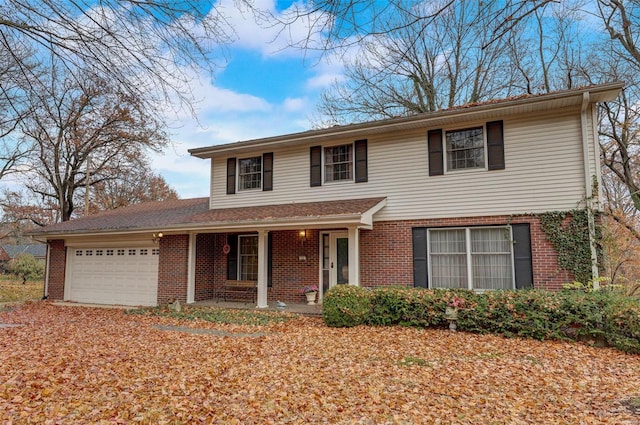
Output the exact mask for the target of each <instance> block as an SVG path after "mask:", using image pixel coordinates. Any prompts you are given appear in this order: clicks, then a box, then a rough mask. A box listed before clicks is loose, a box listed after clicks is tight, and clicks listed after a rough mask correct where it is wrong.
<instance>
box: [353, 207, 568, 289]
mask: <svg viewBox="0 0 640 425" xmlns="http://www.w3.org/2000/svg"><path fill="white" fill-rule="evenodd" d="M507 223H511V224H518V223H529V224H530V229H531V254H532V257H533V282H534V286H535V287H536V288H541V289H551V290H557V289H560V288H561V287H562V284H564V283H567V282H571V281H572V280H573V276H572V275H571V273H570V272H568V271H566V270H559V269H558V263H557V254H556V252H555V250H554V249H553V246H552V245H551V242H549V241H548V240H547V238H546V236H545V234H544V232H543V231H542V229H541V228H540V221H539V219H538V218H536V217H534V216H516V217H513V216H512V217H507V216H495V217H480V218H477V217H474V218H452V219H436V220H412V221H387V222H376V223H374V225H373V230H370V231H369V230H363V231H361V232H360V285H361V286H381V285H395V284H398V285H410V286H413V246H412V228H413V227H445V226H474V225H505V224H507Z"/></svg>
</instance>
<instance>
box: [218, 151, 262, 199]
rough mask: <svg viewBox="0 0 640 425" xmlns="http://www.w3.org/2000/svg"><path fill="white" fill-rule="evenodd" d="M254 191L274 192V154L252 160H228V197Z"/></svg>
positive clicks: (251, 158) (252, 158) (255, 157)
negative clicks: (239, 192) (244, 191)
mask: <svg viewBox="0 0 640 425" xmlns="http://www.w3.org/2000/svg"><path fill="white" fill-rule="evenodd" d="M236 185H237V186H236ZM252 189H262V190H264V191H270V190H273V152H268V153H263V154H262V155H259V156H253V157H250V158H242V159H236V158H227V195H232V194H234V193H236V191H241V190H252Z"/></svg>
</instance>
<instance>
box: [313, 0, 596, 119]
mask: <svg viewBox="0 0 640 425" xmlns="http://www.w3.org/2000/svg"><path fill="white" fill-rule="evenodd" d="M505 4H507V5H508V4H509V2H488V3H487V4H485V3H476V2H458V3H456V4H455V6H453V5H449V3H448V2H446V1H440V2H428V3H423V4H422V5H421V6H416V7H414V8H412V9H411V11H410V12H406V13H405V14H403V15H398V16H396V17H395V18H394V19H391V18H390V19H389V20H388V22H387V23H386V27H385V24H382V23H380V29H381V30H382V29H385V28H386V31H385V35H379V36H375V37H373V36H372V37H370V38H367V39H366V40H365V41H364V42H363V44H362V48H361V50H360V54H359V55H358V56H357V57H356V59H355V60H354V61H353V62H351V63H347V64H346V66H345V69H346V72H345V80H344V81H340V82H337V83H335V84H334V86H333V87H332V89H331V90H329V91H327V92H325V93H324V94H323V97H322V101H321V104H320V107H319V109H320V112H321V113H322V114H323V115H325V116H326V117H328V119H326V118H325V120H324V121H328V122H329V123H336V122H337V123H344V122H349V121H361V120H367V119H371V118H376V117H377V118H387V117H394V116H402V115H406V114H414V113H422V112H431V111H435V110H438V109H442V108H451V107H453V106H456V105H461V104H465V103H474V102H480V101H483V100H488V99H493V98H496V97H508V96H511V95H514V94H522V93H523V92H526V93H534V92H535V93H539V92H548V91H552V90H557V89H562V88H567V87H571V86H572V85H573V84H574V82H573V80H579V79H580V78H581V77H580V75H579V73H578V72H577V71H576V69H578V68H579V61H580V60H581V59H582V57H581V56H582V53H581V49H580V48H579V43H578V42H577V41H576V42H575V44H574V45H573V46H575V47H567V46H566V44H567V43H568V41H569V40H573V39H574V38H576V39H579V33H578V29H577V27H578V25H577V23H576V22H577V21H576V18H575V16H574V15H575V11H574V10H573V9H570V8H569V7H568V6H567V4H563V5H555V4H552V3H549V4H548V5H547V7H546V8H543V7H542V6H540V7H536V8H535V9H534V10H532V11H531V12H530V13H528V15H527V16H521V17H520V18H519V19H518V22H519V25H520V26H519V31H518V32H515V31H514V32H510V33H508V34H506V35H505V36H504V40H501V41H500V42H494V41H495V40H494V39H495V36H496V33H499V32H500V31H501V29H502V27H503V25H504V23H503V22H501V21H495V16H498V15H500V14H501V13H504V9H503V7H504V6H505ZM571 4H572V5H573V3H571ZM552 6H553V7H552ZM491 7H493V8H494V9H492V8H491ZM434 13H437V15H434ZM514 13H515V11H514ZM416 16H431V18H430V19H429V20H422V19H416ZM543 20H545V22H551V23H552V24H549V23H545V24H543ZM572 42H573V41H572ZM582 81H584V79H583V80H582Z"/></svg>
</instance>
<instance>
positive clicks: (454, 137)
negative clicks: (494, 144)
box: [445, 127, 484, 171]
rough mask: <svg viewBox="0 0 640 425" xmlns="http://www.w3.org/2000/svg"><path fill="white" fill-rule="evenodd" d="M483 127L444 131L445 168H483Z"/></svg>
mask: <svg viewBox="0 0 640 425" xmlns="http://www.w3.org/2000/svg"><path fill="white" fill-rule="evenodd" d="M483 133H484V132H483V127H474V128H467V129H464V130H452V131H447V132H445V140H446V152H447V170H448V171H453V170H465V169H470V168H484V135H483Z"/></svg>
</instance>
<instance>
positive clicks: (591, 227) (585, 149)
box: [580, 92, 600, 290]
mask: <svg viewBox="0 0 640 425" xmlns="http://www.w3.org/2000/svg"><path fill="white" fill-rule="evenodd" d="M589 106H590V96H589V92H584V93H582V107H581V109H580V124H581V130H582V157H583V161H582V162H583V165H584V192H585V209H586V212H587V228H588V229H587V230H588V232H589V249H590V251H591V280H592V282H593V289H594V290H597V289H600V283H599V282H598V276H599V271H598V249H597V246H596V240H595V237H596V223H595V218H594V216H593V203H594V198H593V186H592V182H591V174H590V173H589V163H590V161H589V134H588V128H589V126H588V119H587V118H588V114H587V112H588V111H589ZM595 155H598V152H597V151H596V152H594V156H595Z"/></svg>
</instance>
